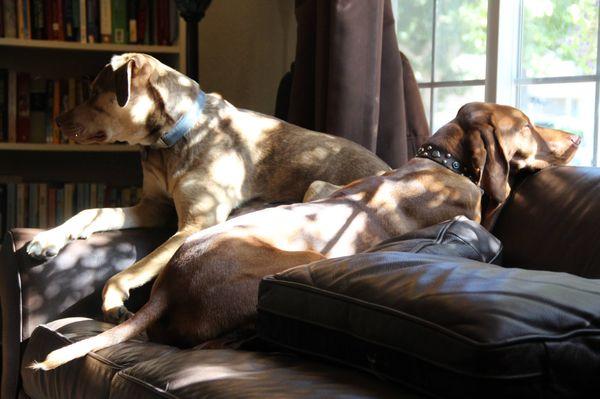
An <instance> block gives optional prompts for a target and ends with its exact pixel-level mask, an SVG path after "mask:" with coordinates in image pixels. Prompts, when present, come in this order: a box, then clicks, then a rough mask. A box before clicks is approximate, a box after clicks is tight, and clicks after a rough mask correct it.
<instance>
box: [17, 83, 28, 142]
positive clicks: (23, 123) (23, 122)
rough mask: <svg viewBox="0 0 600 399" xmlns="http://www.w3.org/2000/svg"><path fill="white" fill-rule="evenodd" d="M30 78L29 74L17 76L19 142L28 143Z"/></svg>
mask: <svg viewBox="0 0 600 399" xmlns="http://www.w3.org/2000/svg"><path fill="white" fill-rule="evenodd" d="M29 88H30V78H29V74H27V73H18V74H17V142H19V143H27V142H28V141H29V132H30V129H31V121H30V114H29V109H30V107H29V106H30V104H29Z"/></svg>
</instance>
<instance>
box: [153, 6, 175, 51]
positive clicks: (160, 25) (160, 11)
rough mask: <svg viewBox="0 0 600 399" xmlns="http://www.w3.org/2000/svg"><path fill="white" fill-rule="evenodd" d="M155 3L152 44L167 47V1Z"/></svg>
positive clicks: (168, 30)
mask: <svg viewBox="0 0 600 399" xmlns="http://www.w3.org/2000/svg"><path fill="white" fill-rule="evenodd" d="M155 1H156V3H155V4H156V12H155V18H156V41H155V42H154V43H156V44H160V45H169V36H170V34H171V32H170V29H169V22H170V21H169V0H155Z"/></svg>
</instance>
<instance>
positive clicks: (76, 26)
mask: <svg viewBox="0 0 600 399" xmlns="http://www.w3.org/2000/svg"><path fill="white" fill-rule="evenodd" d="M68 1H69V2H71V8H72V13H73V40H74V41H81V38H80V36H79V35H80V20H79V17H80V13H79V0H68Z"/></svg>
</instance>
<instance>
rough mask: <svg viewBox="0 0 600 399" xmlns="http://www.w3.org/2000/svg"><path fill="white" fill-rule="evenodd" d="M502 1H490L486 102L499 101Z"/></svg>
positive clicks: (486, 51) (486, 60) (487, 36)
mask: <svg viewBox="0 0 600 399" xmlns="http://www.w3.org/2000/svg"><path fill="white" fill-rule="evenodd" d="M499 19H500V0H488V9H487V32H486V50H485V53H486V54H485V101H486V102H490V103H495V102H496V101H497V94H496V93H497V87H498V86H497V85H498V58H499V57H498V40H499V28H500V26H499Z"/></svg>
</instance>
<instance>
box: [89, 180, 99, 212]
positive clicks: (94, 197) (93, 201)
mask: <svg viewBox="0 0 600 399" xmlns="http://www.w3.org/2000/svg"><path fill="white" fill-rule="evenodd" d="M89 207H90V208H91V209H95V208H98V184H96V183H92V184H90V205H89Z"/></svg>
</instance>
